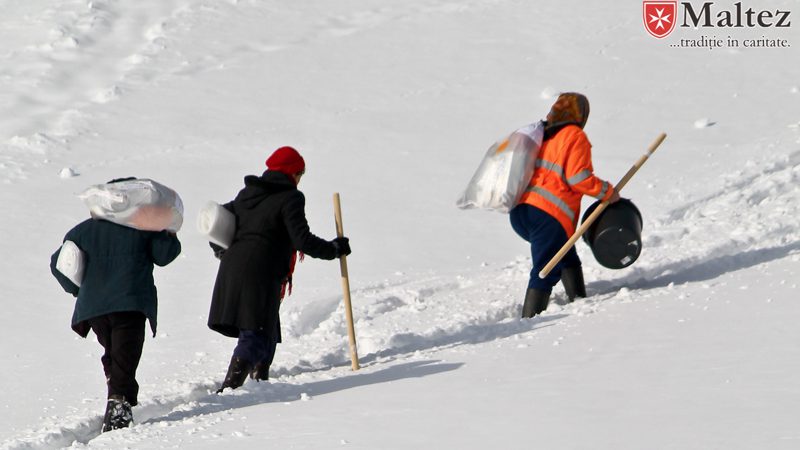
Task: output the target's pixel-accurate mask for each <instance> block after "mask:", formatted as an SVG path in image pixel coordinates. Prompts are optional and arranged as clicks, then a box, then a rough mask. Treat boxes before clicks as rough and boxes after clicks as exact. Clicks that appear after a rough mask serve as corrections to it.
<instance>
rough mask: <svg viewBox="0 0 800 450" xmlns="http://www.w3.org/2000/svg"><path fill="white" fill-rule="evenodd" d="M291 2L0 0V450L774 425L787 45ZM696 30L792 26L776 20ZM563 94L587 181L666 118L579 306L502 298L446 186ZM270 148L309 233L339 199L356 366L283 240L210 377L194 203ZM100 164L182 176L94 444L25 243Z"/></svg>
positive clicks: (106, 170)
mask: <svg viewBox="0 0 800 450" xmlns="http://www.w3.org/2000/svg"><path fill="white" fill-rule="evenodd" d="M297 3H298V4H285V2H278V1H244V0H242V1H237V0H230V1H212V0H158V1H156V0H142V1H138V2H134V3H131V2H127V3H123V2H116V1H111V0H105V1H104V0H98V1H91V2H87V1H73V0H56V1H47V2H46V1H41V0H35V1H33V0H26V1H22V0H4V1H3V2H1V3H0V8H2V18H0V105H2V110H0V111H2V112H0V114H2V115H1V116H0V119H2V120H0V183H2V186H3V188H2V190H0V204H2V205H3V210H4V214H2V216H0V230H2V232H3V240H2V241H0V249H1V252H2V256H3V257H2V258H0V273H1V274H2V277H3V278H2V279H3V293H2V299H3V304H4V305H5V308H4V316H5V317H6V318H5V320H4V326H3V332H2V333H3V335H2V341H1V342H0V357H2V361H3V363H2V364H3V369H4V370H2V372H1V373H2V374H1V375H0V381H2V383H1V384H2V386H3V388H4V392H5V395H4V402H3V403H2V405H3V406H2V407H0V424H2V425H1V426H0V442H2V448H8V449H16V448H60V447H69V446H73V447H76V448H85V447H88V448H122V447H128V448H219V447H220V446H226V445H237V446H242V447H243V448H250V447H256V446H259V447H261V446H273V447H281V448H340V447H344V448H413V447H417V448H419V447H422V448H457V447H459V448H523V447H528V446H532V445H533V446H537V447H541V448H559V449H560V448H576V449H577V448H593V449H597V448H604V449H619V448H630V449H638V448H660V449H669V448H675V449H687V448H696V449H708V448H720V449H722V448H724V449H753V448H770V449H793V448H798V446H800V431H798V427H797V425H796V423H797V421H798V418H800V406H798V405H800V387H798V386H799V385H798V383H797V381H796V376H795V374H796V373H798V371H800V347H799V346H800V344H798V343H800V330H799V329H798V327H797V326H796V320H795V318H796V317H797V316H798V313H800V307H798V305H797V303H796V301H797V297H798V295H797V292H798V289H797V273H798V267H799V266H800V239H799V238H800V236H799V231H800V226H798V221H797V217H798V216H800V211H798V209H800V183H799V181H800V106H798V105H799V104H800V92H798V91H799V88H798V87H799V86H800V66H798V64H797V62H796V61H797V60H798V52H797V50H796V47H790V48H786V49H743V48H740V49H715V50H705V49H684V48H671V47H670V46H669V44H670V43H674V42H675V41H676V40H679V39H680V38H681V37H687V38H696V37H699V34H702V32H701V31H698V30H692V29H678V30H676V31H675V32H674V33H673V35H671V36H670V37H669V38H666V39H665V40H663V41H659V40H656V39H654V38H652V37H651V36H649V35H648V34H647V33H646V32H645V31H644V29H643V27H642V19H641V2H635V1H626V2H615V3H613V4H609V3H608V2H593V3H586V2H577V1H562V2H555V1H548V2H539V3H541V4H539V3H537V5H536V7H535V8H534V7H532V6H531V4H530V2H522V1H519V0H465V1H461V2H457V3H456V2H449V1H447V0H407V1H399V0H398V1H377V0H359V1H355V0H353V1H344V2H335V3H331V2H323V1H319V0H315V1H310V2H302V3H300V2H297ZM717 3H720V2H717ZM745 3H747V4H748V5H750V4H751V3H752V6H754V7H758V8H780V9H788V10H792V9H794V10H797V5H796V2H792V1H788V0H786V1H769V2H767V1H764V2H760V3H758V4H756V3H755V2H745ZM762 3H763V4H762ZM720 5H722V3H720ZM792 14H800V10H798V11H793V12H792ZM571 30H578V31H575V32H570V31H571ZM727 31H730V33H732V34H735V35H736V36H737V37H741V38H744V37H745V36H750V35H757V34H759V33H761V34H769V35H770V36H780V37H783V38H785V39H788V40H789V41H790V42H791V43H793V44H795V45H800V33H798V31H797V25H794V26H793V27H791V28H789V29H783V30H778V29H771V30H767V31H763V33H762V32H761V31H758V30H727ZM756 37H759V36H756ZM564 90H577V91H581V92H584V93H586V94H587V96H588V97H589V99H590V101H591V102H592V114H591V117H590V120H589V123H588V125H587V133H588V135H589V137H590V139H591V140H592V142H593V144H594V150H593V154H594V163H595V169H596V172H597V174H598V175H599V176H601V177H603V178H605V179H609V180H610V181H612V182H616V181H617V180H618V179H619V178H620V177H621V176H622V175H623V174H624V173H625V171H626V170H627V169H628V168H629V167H630V165H631V164H632V163H633V162H634V161H635V160H636V159H637V158H638V157H639V156H640V155H641V154H642V152H644V150H645V149H646V147H647V146H648V145H649V144H650V142H651V141H652V140H653V139H654V138H655V137H656V136H657V135H658V133H660V132H662V131H664V132H666V133H668V138H667V140H666V141H665V143H664V144H663V145H662V148H660V149H659V150H658V151H657V152H656V153H655V154H654V155H653V156H652V157H651V160H650V161H649V162H648V163H647V165H645V167H644V168H643V169H642V170H641V171H640V172H639V174H637V175H636V177H635V178H634V179H633V180H632V181H631V182H630V183H629V184H628V186H627V187H626V188H625V191H624V194H623V195H624V196H626V197H630V198H632V199H633V200H634V201H635V202H636V204H637V206H638V207H639V208H640V209H641V210H642V212H643V215H644V218H645V224H644V231H643V239H644V250H643V253H642V256H641V257H640V259H639V260H638V261H637V262H636V263H635V264H634V265H633V266H631V267H630V268H628V269H624V270H620V271H611V270H607V269H604V268H602V267H600V266H599V265H598V264H597V263H596V262H595V261H594V259H593V257H592V255H591V252H590V251H589V249H588V248H587V247H586V246H585V245H584V244H583V243H582V242H581V243H579V246H578V249H579V253H580V255H581V257H582V259H583V261H584V265H585V272H586V278H587V281H588V290H589V294H590V297H589V298H587V299H585V300H580V301H578V302H575V303H573V304H568V305H566V304H563V303H564V302H563V293H562V292H561V290H560V288H557V290H556V292H555V299H554V302H553V303H551V306H550V308H549V309H548V311H547V312H546V313H545V314H543V315H542V316H540V317H538V318H535V319H532V320H520V319H518V315H519V309H520V302H521V300H522V299H521V297H522V294H523V293H524V287H525V283H526V280H527V276H528V271H529V270H530V267H529V261H528V256H527V254H528V253H527V251H528V250H527V248H526V245H525V243H524V242H523V241H521V240H520V239H519V238H517V237H516V236H515V235H514V233H513V231H512V230H511V228H510V226H509V224H508V222H507V221H508V218H507V217H506V216H505V215H502V214H497V213H490V212H483V211H461V210H458V209H456V208H455V207H454V202H455V200H456V198H457V196H458V194H459V193H460V192H461V190H462V189H463V188H464V185H465V184H466V182H467V181H468V180H469V178H470V176H471V175H472V172H473V171H474V170H475V168H476V167H477V164H478V163H479V161H480V158H481V156H482V155H483V153H484V152H485V150H486V148H487V147H488V146H489V145H491V143H492V142H494V141H495V140H496V139H497V138H498V137H500V136H501V135H502V134H504V133H507V132H509V131H511V130H513V129H515V128H518V127H519V126H521V125H524V124H526V123H530V122H531V121H533V120H536V119H539V118H541V117H542V116H543V115H544V114H545V113H546V111H547V109H548V107H549V105H550V104H551V103H552V101H553V99H554V96H555V95H556V94H557V93H558V92H560V91H564ZM285 144H291V145H294V146H296V147H297V148H299V149H300V150H301V152H302V153H303V154H304V156H305V157H306V160H307V162H308V171H307V176H306V177H304V179H303V182H302V184H301V186H300V187H301V189H302V190H303V191H304V192H305V194H306V197H307V214H308V217H309V221H310V223H311V227H312V230H314V231H315V232H316V233H317V234H319V235H321V236H323V237H326V238H332V237H333V236H334V226H333V212H332V205H331V194H332V192H334V191H337V192H340V193H341V195H342V202H343V208H344V228H345V232H346V234H347V235H349V236H350V237H351V240H352V246H353V250H354V253H353V255H352V257H351V258H349V260H348V263H349V266H350V273H351V276H352V279H351V285H352V287H353V302H354V315H355V317H356V320H357V322H356V332H357V335H358V344H359V353H360V356H361V363H362V370H360V371H359V372H355V373H354V372H352V371H351V370H350V365H349V361H348V353H347V340H346V331H345V326H344V314H343V310H342V306H341V297H342V294H341V288H340V283H339V275H338V264H335V263H328V262H320V261H314V260H311V259H306V261H305V262H304V263H302V264H300V265H299V267H298V270H297V273H296V278H295V282H296V284H295V291H294V294H293V295H292V296H291V297H289V299H288V300H287V301H286V303H285V304H284V305H283V309H282V320H283V324H284V343H283V344H282V345H281V346H279V349H278V355H277V357H276V361H275V364H274V366H273V375H274V378H273V380H272V381H271V382H270V383H255V382H252V381H251V382H249V383H248V384H246V385H245V386H244V387H243V388H241V389H239V390H236V391H234V392H231V393H226V394H224V395H216V394H211V393H210V391H211V390H213V388H215V387H216V386H217V383H218V382H219V381H220V380H221V377H222V376H223V375H224V371H225V368H226V365H227V361H228V359H229V357H230V351H231V350H232V348H233V345H234V343H233V341H232V340H230V339H226V338H223V337H221V336H219V335H216V334H214V333H212V332H211V331H209V330H208V329H207V328H206V326H205V321H206V314H207V308H208V304H209V297H210V291H211V287H212V284H213V277H214V274H215V271H216V260H215V259H214V258H213V256H212V255H211V253H210V251H209V250H208V248H207V246H206V244H205V242H204V241H203V239H202V237H201V236H199V235H198V233H197V232H196V231H195V230H194V226H193V222H194V219H195V217H196V213H197V211H198V210H199V208H200V207H201V206H202V205H203V204H204V203H205V202H206V201H208V200H216V201H225V200H228V199H230V198H231V197H232V196H233V195H235V193H236V191H237V190H238V189H239V187H240V185H241V180H242V177H243V176H244V175H246V174H250V173H257V172H260V171H261V170H262V168H263V161H264V159H265V158H266V156H267V155H268V154H269V152H270V151H271V150H272V149H274V148H276V147H278V146H280V145H285ZM128 175H136V176H141V177H149V178H153V179H155V180H158V181H160V182H163V183H165V184H167V185H169V186H170V187H173V188H174V189H176V190H177V191H178V192H179V193H180V194H181V196H182V197H183V200H184V202H185V205H186V212H187V214H186V224H185V226H184V229H183V230H182V231H181V233H180V234H179V237H180V239H181V241H182V243H183V253H182V256H181V257H180V258H179V260H178V261H176V262H175V263H174V264H173V265H170V266H168V267H166V268H163V269H157V270H156V280H157V284H158V287H159V296H160V314H159V327H160V328H159V332H158V337H157V338H156V339H149V338H148V340H147V342H146V344H145V353H144V356H143V359H142V364H141V366H140V370H139V377H138V378H139V382H140V384H141V388H142V389H141V406H139V407H136V408H135V409H134V415H135V420H136V425H135V426H134V427H133V428H131V429H128V430H121V431H116V432H113V433H108V434H105V435H100V436H98V430H99V424H100V420H101V417H100V415H101V413H102V409H103V407H104V389H105V388H104V380H103V377H102V372H101V368H100V364H99V355H100V347H99V345H98V344H97V343H95V342H93V340H92V339H91V338H90V339H89V340H82V339H79V338H77V337H75V335H74V333H72V331H71V330H70V329H69V319H70V316H71V311H72V301H71V297H70V296H68V295H66V294H64V293H63V292H61V291H60V289H59V287H58V285H57V284H56V283H55V281H54V280H53V279H52V277H51V275H50V273H49V269H48V262H49V256H50V254H51V253H52V252H53V251H54V250H55V249H56V248H57V246H58V245H59V243H60V241H61V238H62V237H63V235H64V233H65V232H66V231H67V230H68V229H69V228H70V227H72V226H73V225H74V224H75V223H77V222H78V221H80V220H82V219H83V218H84V217H86V214H87V213H86V211H85V207H84V206H83V205H82V203H81V202H80V200H78V199H77V198H76V197H75V194H76V193H78V192H80V191H81V190H83V189H84V188H85V187H87V186H89V185H91V184H96V183H101V182H104V181H106V180H108V179H110V178H114V177H119V176H128ZM587 204H588V203H586V202H585V203H584V206H586V205H587Z"/></svg>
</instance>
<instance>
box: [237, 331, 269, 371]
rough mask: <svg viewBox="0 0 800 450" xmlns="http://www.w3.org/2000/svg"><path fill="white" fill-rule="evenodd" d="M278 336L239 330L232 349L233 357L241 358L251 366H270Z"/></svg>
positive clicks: (263, 332)
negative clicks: (237, 338)
mask: <svg viewBox="0 0 800 450" xmlns="http://www.w3.org/2000/svg"><path fill="white" fill-rule="evenodd" d="M278 340H279V338H278V336H276V333H274V332H273V333H267V332H265V331H262V330H241V331H239V341H238V342H237V343H236V348H235V349H233V356H235V357H237V358H241V359H243V360H245V361H247V362H249V363H250V364H251V365H253V366H255V365H256V364H259V363H260V364H263V365H265V366H266V367H269V366H270V365H272V359H273V358H275V348H276V347H277V346H278Z"/></svg>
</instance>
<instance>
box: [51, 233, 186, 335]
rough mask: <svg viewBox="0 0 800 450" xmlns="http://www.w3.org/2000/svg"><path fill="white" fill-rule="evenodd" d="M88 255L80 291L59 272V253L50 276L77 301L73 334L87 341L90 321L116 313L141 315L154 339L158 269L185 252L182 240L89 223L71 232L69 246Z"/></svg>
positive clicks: (53, 259) (166, 235)
mask: <svg viewBox="0 0 800 450" xmlns="http://www.w3.org/2000/svg"><path fill="white" fill-rule="evenodd" d="M67 240H69V241H72V242H74V243H75V245H77V246H78V248H80V249H81V250H82V251H83V254H84V258H85V262H84V264H85V266H84V276H83V280H82V281H81V286H80V288H79V287H78V286H77V285H75V284H74V283H73V282H72V281H70V280H69V279H68V278H67V277H66V276H64V275H63V274H62V273H61V272H59V271H58V270H57V269H56V261H57V260H58V255H59V253H60V252H61V249H60V248H59V249H58V250H57V251H56V252H55V253H54V254H53V256H52V257H51V258H50V271H51V272H52V273H53V275H54V276H55V277H56V280H58V282H59V284H60V285H61V287H62V288H64V290H65V291H67V292H69V293H70V294H72V295H74V296H76V297H77V299H76V301H75V311H74V313H73V315H72V329H73V330H74V331H75V332H76V333H78V334H79V335H81V336H82V337H86V336H87V335H88V334H89V329H90V327H89V324H88V322H87V321H88V320H89V319H91V318H94V317H98V316H102V315H104V314H109V313H113V312H122V311H139V312H141V313H143V314H144V315H145V316H146V317H147V319H148V320H149V321H150V328H151V330H152V332H153V335H154V336H155V333H156V324H157V313H158V296H157V293H156V286H155V283H154V281H153V265H154V264H155V265H158V266H166V265H167V264H169V263H171V262H172V261H173V260H174V259H175V258H176V257H177V256H178V255H179V254H180V252H181V243H180V241H178V238H177V237H176V236H175V235H174V234H171V233H168V232H166V231H160V232H155V231H140V230H137V229H134V228H129V227H125V226H122V225H117V224H115V223H112V222H108V221H106V220H99V219H88V220H85V221H83V222H81V223H80V224H78V225H77V226H75V228H73V229H71V230H70V231H69V232H68V233H67V235H66V236H65V237H64V241H67Z"/></svg>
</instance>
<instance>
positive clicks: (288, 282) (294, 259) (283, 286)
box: [281, 251, 306, 301]
mask: <svg viewBox="0 0 800 450" xmlns="http://www.w3.org/2000/svg"><path fill="white" fill-rule="evenodd" d="M298 255H299V256H300V262H303V258H305V257H306V255H304V254H303V252H298V251H294V252H292V259H291V261H289V275H286V279H285V280H283V283H282V284H281V301H283V297H284V296H285V295H287V287H288V295H292V274H293V273H294V266H295V264H297V257H298Z"/></svg>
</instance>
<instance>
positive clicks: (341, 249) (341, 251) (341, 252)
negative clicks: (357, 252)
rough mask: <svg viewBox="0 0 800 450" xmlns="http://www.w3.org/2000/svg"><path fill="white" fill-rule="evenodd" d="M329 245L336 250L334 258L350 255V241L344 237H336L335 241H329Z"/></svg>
mask: <svg viewBox="0 0 800 450" xmlns="http://www.w3.org/2000/svg"><path fill="white" fill-rule="evenodd" d="M331 244H333V246H334V247H335V248H336V257H337V258H340V257H342V256H347V255H349V254H350V253H351V251H350V239H347V238H346V237H337V238H336V239H334V240H332V241H331Z"/></svg>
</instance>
